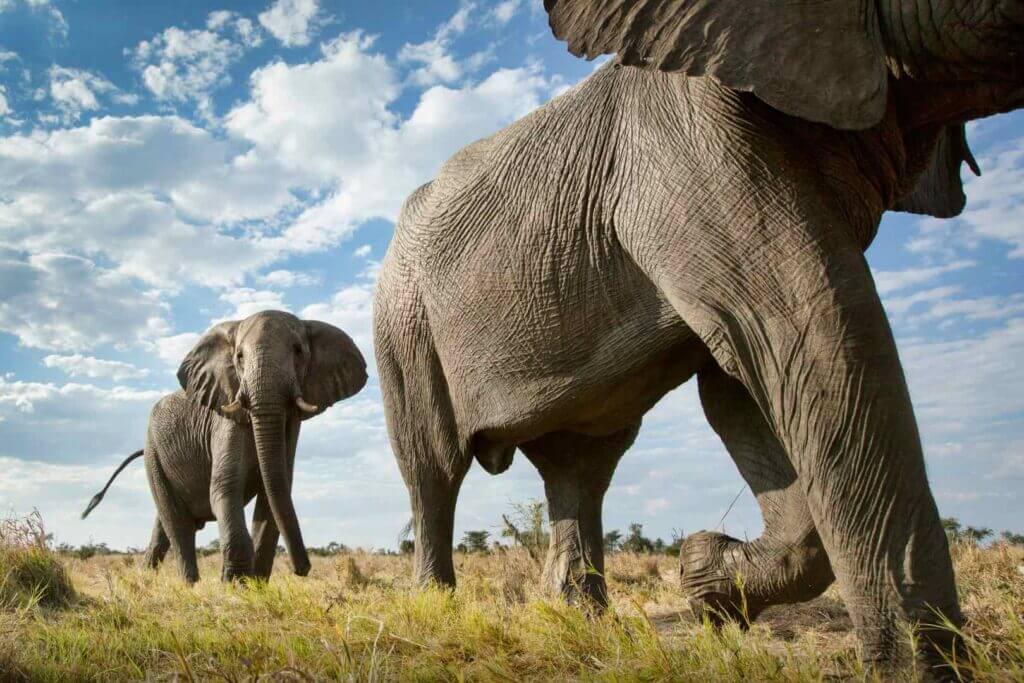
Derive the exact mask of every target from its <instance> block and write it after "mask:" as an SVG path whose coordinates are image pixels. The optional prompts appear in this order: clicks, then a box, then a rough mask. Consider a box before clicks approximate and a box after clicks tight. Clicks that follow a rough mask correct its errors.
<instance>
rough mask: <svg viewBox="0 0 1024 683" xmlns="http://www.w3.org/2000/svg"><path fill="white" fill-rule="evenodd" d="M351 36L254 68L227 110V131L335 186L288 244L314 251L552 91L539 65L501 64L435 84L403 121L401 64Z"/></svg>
mask: <svg viewBox="0 0 1024 683" xmlns="http://www.w3.org/2000/svg"><path fill="white" fill-rule="evenodd" d="M371 45H372V40H370V39H368V38H366V37H365V36H363V35H361V34H358V33H354V34H347V35H344V36H341V37H340V38H339V39H338V40H336V41H334V42H333V43H330V44H327V45H325V46H324V48H323V58H322V59H321V60H319V61H317V62H314V63H312V64H299V65H295V66H289V65H286V64H283V63H277V64H273V65H271V66H268V67H264V68H262V69H259V70H257V71H256V72H255V73H254V74H253V98H252V101H251V102H249V103H246V104H244V105H241V106H239V107H237V108H236V109H234V110H232V111H231V112H229V113H228V115H227V116H226V117H225V123H226V126H227V128H228V130H229V131H230V132H231V133H232V134H234V135H236V136H238V137H240V138H244V139H246V140H248V141H249V142H251V143H252V144H253V145H254V146H255V148H256V150H258V151H259V152H260V153H261V154H263V155H264V156H266V157H270V158H274V159H277V160H279V161H280V162H281V163H282V164H284V165H285V166H287V167H288V168H289V170H291V171H292V172H294V173H297V174H300V175H301V176H302V177H306V178H321V179H330V180H332V181H333V184H334V185H335V187H336V188H337V189H335V190H334V191H333V192H331V193H330V194H329V195H328V196H327V197H326V199H324V200H323V201H322V202H320V203H319V204H317V205H315V206H312V207H311V208H308V209H307V210H305V211H303V212H302V213H301V214H300V215H299V216H298V217H297V218H296V219H295V220H294V221H293V223H292V224H291V225H290V226H289V227H288V228H287V229H286V230H285V231H284V233H283V234H282V236H281V244H282V245H284V244H287V245H288V246H289V248H291V249H295V250H307V251H314V250H319V249H322V248H324V247H325V246H327V245H331V244H334V243H337V242H338V241H339V240H340V239H343V238H344V237H346V236H347V235H349V234H351V232H352V231H353V230H354V228H355V227H356V225H358V224H359V223H361V222H362V221H365V220H368V219H370V218H374V217H382V218H386V219H390V220H394V218H395V216H396V214H397V212H398V209H399V208H400V206H401V203H402V201H404V199H405V197H406V196H407V195H408V194H409V193H410V192H411V191H412V190H413V189H415V188H416V187H417V186H418V185H419V184H421V183H423V182H425V181H426V180H428V179H429V178H430V177H432V176H433V175H434V174H436V172H437V169H438V168H439V167H440V165H441V163H442V162H443V161H444V160H445V159H446V158H447V157H448V156H449V155H451V154H452V153H453V152H454V151H455V150H457V149H458V148H459V147H461V146H462V145H465V144H466V143H469V142H471V141H473V140H476V139H478V138H481V137H483V136H485V135H487V134H490V133H492V132H493V131H494V130H496V129H497V128H499V127H500V126H501V125H503V124H505V123H509V122H511V121H512V120H514V119H516V118H518V117H519V116H522V115H523V114H525V113H527V112H529V111H530V110H532V109H533V108H535V107H537V106H538V105H539V104H540V102H541V101H542V100H543V99H544V98H545V97H546V96H547V95H548V93H549V90H550V83H549V82H548V81H547V80H546V79H545V78H544V77H543V75H542V74H541V73H540V71H539V69H537V68H520V69H501V70H498V71H496V72H494V73H493V74H491V75H490V76H488V77H487V78H486V79H484V80H483V81H481V82H479V83H477V84H473V85H468V86H466V87H464V88H461V89H457V90H456V89H452V88H447V87H443V86H435V87H433V88H430V89H429V90H427V91H426V92H424V93H423V94H422V95H421V97H420V100H419V102H418V104H417V106H416V107H415V109H414V111H413V113H412V114H411V116H410V117H409V118H408V119H406V120H405V121H401V120H399V119H398V117H396V116H395V114H394V113H393V112H392V111H391V110H390V109H389V106H390V105H391V103H392V102H394V101H395V100H396V99H397V97H398V95H399V93H400V89H399V87H398V81H397V77H396V73H395V71H394V69H393V68H392V67H391V66H390V65H389V64H388V62H387V60H386V59H384V57H383V56H381V55H374V54H370V53H369V52H368V50H369V49H370V47H371Z"/></svg>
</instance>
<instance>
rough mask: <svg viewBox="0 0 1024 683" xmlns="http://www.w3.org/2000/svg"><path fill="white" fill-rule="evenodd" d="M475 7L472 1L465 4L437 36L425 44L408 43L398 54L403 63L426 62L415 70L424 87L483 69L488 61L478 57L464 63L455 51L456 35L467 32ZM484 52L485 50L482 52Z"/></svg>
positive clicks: (438, 31)
mask: <svg viewBox="0 0 1024 683" xmlns="http://www.w3.org/2000/svg"><path fill="white" fill-rule="evenodd" d="M473 9H474V5H473V4H472V3H463V4H462V5H461V6H460V7H459V9H458V10H457V11H456V12H455V14H454V15H452V17H451V18H450V19H449V20H448V21H446V22H445V23H443V24H441V26H439V27H438V29H437V32H436V33H435V34H434V37H433V38H431V39H430V40H427V41H424V42H422V43H406V44H405V45H403V46H402V49H401V50H400V51H399V53H398V59H399V61H400V62H405V63H412V64H422V65H423V66H422V67H420V68H418V69H416V70H415V71H414V72H413V73H412V76H411V78H412V81H413V83H416V84H417V85H420V86H431V85H434V84H436V83H454V82H455V81H457V80H459V78H461V77H462V76H463V74H464V73H465V71H466V70H467V67H469V69H468V70H473V68H474V67H475V68H479V67H480V66H481V65H482V64H483V62H484V61H485V60H484V59H482V58H479V57H478V58H476V59H473V60H471V61H470V62H467V65H466V66H464V65H463V64H461V63H460V62H458V61H457V60H456V59H455V56H454V55H453V54H452V53H451V43H452V40H453V38H455V37H456V36H459V35H461V34H462V33H464V32H465V30H466V27H467V26H468V24H469V16H470V14H471V13H472V11H473ZM481 54H483V53H481Z"/></svg>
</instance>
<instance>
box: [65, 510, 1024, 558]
mask: <svg viewBox="0 0 1024 683" xmlns="http://www.w3.org/2000/svg"><path fill="white" fill-rule="evenodd" d="M510 508H511V510H510V512H509V514H503V515H502V525H501V528H500V531H499V532H498V534H497V537H495V535H494V534H492V533H491V532H490V531H488V530H486V529H473V530H468V531H466V532H465V533H463V535H462V539H461V540H460V542H459V543H458V544H457V545H456V546H455V548H454V550H455V551H456V552H463V553H477V554H486V553H492V552H504V551H505V550H507V549H508V548H513V547H522V548H525V549H526V550H527V552H529V553H530V554H531V555H533V556H534V557H536V558H538V559H541V558H542V557H543V554H544V553H545V552H546V550H547V547H548V542H549V539H550V536H549V532H548V520H547V505H546V504H545V503H544V501H541V500H536V499H531V500H527V501H526V502H521V503H511V504H510ZM942 527H943V529H945V531H946V537H947V538H948V539H949V540H950V542H951V543H953V542H956V543H969V544H973V545H983V544H985V543H986V542H989V541H991V542H992V543H1005V544H1007V545H1015V546H1021V547H1024V534H1020V533H1016V532H1012V531H1008V530H1004V531H1002V532H1001V533H1000V534H999V535H998V536H996V533H995V531H994V530H992V529H991V528H989V527H975V526H971V525H964V524H962V523H961V522H960V520H959V519H957V518H956V517H943V518H942ZM411 531H412V523H411V522H410V523H409V524H407V525H406V527H405V528H404V529H403V530H402V532H401V534H400V535H399V539H398V548H397V551H396V550H391V549H387V548H377V549H371V550H369V552H371V553H374V554H378V555H406V554H412V553H413V552H414V550H415V548H416V544H415V540H414V539H413V538H411V537H410V536H411ZM492 539H493V540H492ZM501 539H506V540H505V542H504V543H503V542H502V540H501ZM52 540H53V534H46V541H47V542H48V543H49V542H52ZM682 541H683V534H682V532H681V531H673V534H672V539H671V540H670V541H669V542H665V541H664V540H663V539H662V538H654V539H651V538H649V537H647V536H645V535H644V532H643V524H641V523H639V522H632V523H630V524H629V525H628V527H627V529H626V533H625V534H624V533H622V532H621V531H619V530H618V529H612V530H611V531H609V532H607V533H606V534H605V535H604V549H605V552H608V553H615V552H626V553H635V554H640V555H671V556H677V555H679V547H680V545H681V544H682ZM54 550H56V551H57V552H58V553H59V554H62V555H67V556H71V557H77V558H79V559H82V560H86V559H89V558H90V557H93V556H97V555H101V556H102V555H134V554H138V553H141V552H142V550H141V549H138V548H131V547H130V548H128V549H127V550H117V549H114V548H111V547H110V546H109V545H108V544H107V543H105V542H99V543H96V542H93V541H90V542H89V543H85V544H82V545H78V546H76V545H72V544H69V543H60V544H58V545H57V546H55V547H54ZM196 550H197V552H198V553H199V554H200V555H203V556H206V555H213V554H218V553H219V552H220V541H219V540H218V539H213V540H212V541H210V542H209V543H207V544H206V545H204V546H200V547H199V548H197V549H196ZM307 550H308V552H309V554H310V555H316V556H320V557H333V556H335V555H341V554H344V553H348V552H351V551H353V550H355V549H354V548H351V547H349V546H347V545H345V544H344V543H340V542H338V541H331V542H330V543H327V544H326V545H322V546H309V547H308V548H307ZM278 553H279V554H285V549H284V547H283V546H278Z"/></svg>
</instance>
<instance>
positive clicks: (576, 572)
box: [521, 424, 640, 607]
mask: <svg viewBox="0 0 1024 683" xmlns="http://www.w3.org/2000/svg"><path fill="white" fill-rule="evenodd" d="M639 427H640V425H639V424H637V425H635V426H633V427H629V428H627V429H624V430H622V431H620V432H617V433H615V434H612V435H610V436H603V437H593V436H585V435H583V434H574V433H570V432H555V433H552V434H548V435H546V436H543V437H541V438H540V439H537V440H536V441H532V442H530V443H527V444H524V445H522V446H521V448H522V451H523V453H525V454H526V457H527V458H529V459H530V462H532V463H533V464H534V466H536V468H537V469H538V471H539V472H540V475H541V477H542V478H543V479H544V492H545V494H546V496H547V502H548V517H549V518H550V520H551V542H550V545H549V547H548V554H547V559H546V560H545V562H544V578H543V581H544V584H545V585H546V586H547V587H548V588H549V589H550V590H551V591H552V592H553V593H555V594H556V595H561V596H564V597H566V598H567V599H568V600H569V601H570V602H573V601H575V600H576V599H577V598H581V597H582V598H585V599H587V600H590V601H592V602H593V603H594V604H596V605H598V606H601V607H603V606H605V605H607V604H608V588H607V584H606V582H605V578H604V535H603V530H602V526H601V506H602V503H603V501H604V494H605V491H607V490H608V485H609V484H610V483H611V480H612V474H613V473H614V472H615V466H616V465H617V464H618V462H619V458H621V457H622V454H623V453H625V451H626V449H627V448H629V446H630V445H631V444H632V443H633V440H634V439H635V438H636V434H637V430H638V429H639Z"/></svg>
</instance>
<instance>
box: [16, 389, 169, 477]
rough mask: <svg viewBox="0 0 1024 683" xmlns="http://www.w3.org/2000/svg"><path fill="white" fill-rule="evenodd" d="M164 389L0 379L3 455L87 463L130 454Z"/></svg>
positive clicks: (137, 446)
mask: <svg viewBox="0 0 1024 683" xmlns="http://www.w3.org/2000/svg"><path fill="white" fill-rule="evenodd" d="M164 393H166V392H164V391H160V390H153V389H146V390H140V389H134V388H131V387H126V386H120V385H118V386H114V387H111V388H109V389H104V388H101V387H97V386H94V385H91V384H82V383H68V384H53V383H41V382H25V381H20V380H15V379H12V378H10V377H0V417H2V418H4V419H2V420H0V442H2V443H3V444H4V445H3V447H2V448H0V456H11V457H20V458H24V459H27V460H44V461H47V462H78V463H84V462H90V461H94V460H95V459H96V458H97V457H98V456H99V457H102V455H103V454H104V452H108V453H115V452H122V451H123V452H124V453H125V454H127V453H130V452H131V451H133V450H136V449H137V448H139V447H140V446H141V442H142V441H143V439H144V438H145V423H146V417H147V415H148V414H149V409H150V406H151V405H152V404H153V402H154V401H156V400H157V399H158V398H160V397H161V396H163V395H164ZM113 425H117V427H116V428H114V427H113ZM132 445H134V447H132Z"/></svg>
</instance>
